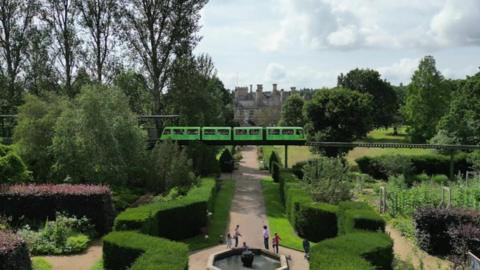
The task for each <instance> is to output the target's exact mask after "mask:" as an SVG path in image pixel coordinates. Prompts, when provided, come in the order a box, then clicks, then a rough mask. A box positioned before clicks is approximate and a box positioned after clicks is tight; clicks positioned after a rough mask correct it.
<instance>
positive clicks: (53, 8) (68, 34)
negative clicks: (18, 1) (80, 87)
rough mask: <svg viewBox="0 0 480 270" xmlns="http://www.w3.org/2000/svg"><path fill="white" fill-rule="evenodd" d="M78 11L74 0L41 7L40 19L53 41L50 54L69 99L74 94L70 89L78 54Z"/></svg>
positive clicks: (53, 1)
mask: <svg viewBox="0 0 480 270" xmlns="http://www.w3.org/2000/svg"><path fill="white" fill-rule="evenodd" d="M77 15H78V10H77V8H76V7H75V5H74V0H46V1H45V3H44V5H43V6H42V19H43V20H44V21H45V22H46V23H47V25H48V29H49V30H50V31H51V33H52V35H53V37H54V41H55V42H53V48H52V54H53V56H54V58H55V59H56V60H57V61H56V62H57V64H58V65H57V66H58V68H59V73H60V74H61V75H62V76H61V77H62V79H63V82H64V84H65V91H66V93H67V95H68V96H69V97H73V96H74V95H75V94H76V93H75V92H74V91H73V88H72V81H73V77H74V70H75V64H76V62H77V56H78V53H79V45H80V40H79V38H78V37H77V34H76V32H77V31H76V29H75V19H76V16H77Z"/></svg>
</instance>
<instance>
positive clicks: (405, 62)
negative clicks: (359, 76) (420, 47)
mask: <svg viewBox="0 0 480 270" xmlns="http://www.w3.org/2000/svg"><path fill="white" fill-rule="evenodd" d="M419 62H420V59H419V58H415V59H414V58H403V59H401V60H400V61H398V62H396V63H393V64H392V65H390V66H382V67H378V68H377V70H378V72H380V74H382V77H383V78H385V79H387V80H388V81H390V82H392V83H394V84H399V83H408V82H409V81H410V78H411V76H412V74H413V72H415V70H416V69H417V67H418V64H419Z"/></svg>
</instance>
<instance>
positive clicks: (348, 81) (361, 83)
mask: <svg viewBox="0 0 480 270" xmlns="http://www.w3.org/2000/svg"><path fill="white" fill-rule="evenodd" d="M337 86H338V87H343V88H347V89H351V90H354V91H358V92H360V93H364V94H370V95H372V96H373V105H374V106H373V125H374V126H375V127H389V126H391V125H392V124H393V123H394V122H395V115H396V114H397V113H398V107H399V103H398V100H397V96H396V93H395V90H394V88H393V87H392V85H390V83H389V82H387V81H386V80H382V79H381V78H380V73H378V71H376V70H373V69H358V68H357V69H354V70H351V71H350V72H348V73H347V74H346V75H343V74H340V76H338V83H337Z"/></svg>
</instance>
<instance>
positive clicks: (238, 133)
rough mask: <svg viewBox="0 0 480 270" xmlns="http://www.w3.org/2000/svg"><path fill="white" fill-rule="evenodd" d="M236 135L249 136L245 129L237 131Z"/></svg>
mask: <svg viewBox="0 0 480 270" xmlns="http://www.w3.org/2000/svg"><path fill="white" fill-rule="evenodd" d="M235 135H247V131H246V130H245V129H236V130H235Z"/></svg>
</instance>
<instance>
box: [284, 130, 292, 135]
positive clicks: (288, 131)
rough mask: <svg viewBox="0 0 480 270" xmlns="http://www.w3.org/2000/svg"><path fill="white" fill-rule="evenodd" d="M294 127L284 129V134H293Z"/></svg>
mask: <svg viewBox="0 0 480 270" xmlns="http://www.w3.org/2000/svg"><path fill="white" fill-rule="evenodd" d="M293 134H294V132H293V129H284V130H282V135H293Z"/></svg>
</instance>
